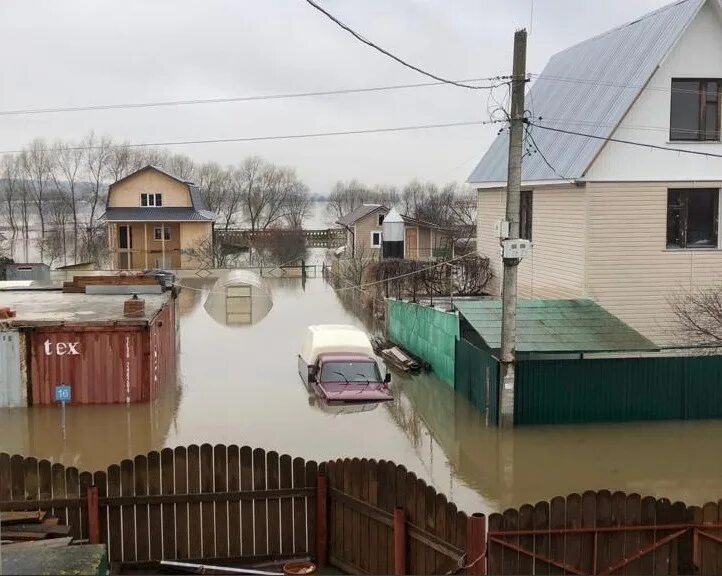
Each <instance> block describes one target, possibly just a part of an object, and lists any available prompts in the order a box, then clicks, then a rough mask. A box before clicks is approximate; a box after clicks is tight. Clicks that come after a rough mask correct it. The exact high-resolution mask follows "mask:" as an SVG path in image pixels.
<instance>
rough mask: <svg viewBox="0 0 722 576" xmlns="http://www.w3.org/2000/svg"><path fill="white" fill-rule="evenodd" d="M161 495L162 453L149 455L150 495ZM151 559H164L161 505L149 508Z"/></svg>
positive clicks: (153, 505)
mask: <svg viewBox="0 0 722 576" xmlns="http://www.w3.org/2000/svg"><path fill="white" fill-rule="evenodd" d="M160 493H161V464H160V453H159V452H156V451H155V450H154V451H153V452H150V453H148V494H151V495H157V494H160ZM148 519H149V534H150V559H151V560H154V561H160V560H162V559H163V517H162V512H161V507H160V504H151V505H150V506H148Z"/></svg>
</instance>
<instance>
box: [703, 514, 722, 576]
mask: <svg viewBox="0 0 722 576" xmlns="http://www.w3.org/2000/svg"><path fill="white" fill-rule="evenodd" d="M718 519H719V510H718V509H717V503H716V502H707V504H705V505H704V506H702V526H701V528H702V529H704V525H705V524H716V523H717V522H718ZM713 533H714V532H713ZM700 544H701V552H702V562H701V565H700V568H699V574H700V576H712V575H715V574H718V572H717V557H718V555H719V547H720V545H719V544H718V543H717V542H713V541H712V540H710V539H709V538H700Z"/></svg>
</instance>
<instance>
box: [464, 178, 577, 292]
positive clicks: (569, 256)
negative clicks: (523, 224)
mask: <svg viewBox="0 0 722 576" xmlns="http://www.w3.org/2000/svg"><path fill="white" fill-rule="evenodd" d="M478 201H479V204H478V225H477V248H478V251H479V253H480V254H481V255H483V256H488V257H489V260H490V264H491V267H492V271H493V273H494V278H493V279H492V282H491V283H490V284H489V286H488V289H489V290H490V292H491V293H492V294H495V295H498V294H499V293H500V292H501V280H502V276H503V270H502V259H501V247H500V246H499V239H498V238H497V237H496V236H495V234H494V224H495V222H497V221H498V220H500V219H502V218H504V214H505V210H506V189H502V188H493V189H483V190H479V193H478ZM586 202H587V199H586V195H585V190H584V188H582V187H578V186H557V187H549V188H538V189H535V190H534V204H533V212H532V241H533V242H534V250H533V255H532V256H530V257H529V258H526V259H524V260H523V261H522V262H521V264H520V265H519V296H521V297H524V298H576V297H579V296H581V295H583V294H584V255H585V221H586Z"/></svg>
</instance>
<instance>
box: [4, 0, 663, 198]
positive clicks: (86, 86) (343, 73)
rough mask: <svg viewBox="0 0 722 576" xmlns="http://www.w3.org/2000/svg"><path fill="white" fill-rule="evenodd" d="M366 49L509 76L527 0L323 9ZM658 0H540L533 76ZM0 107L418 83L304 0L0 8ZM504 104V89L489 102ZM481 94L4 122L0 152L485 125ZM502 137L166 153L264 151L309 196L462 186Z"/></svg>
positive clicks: (363, 0)
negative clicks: (352, 189)
mask: <svg viewBox="0 0 722 576" xmlns="http://www.w3.org/2000/svg"><path fill="white" fill-rule="evenodd" d="M319 1H320V3H321V4H322V5H323V6H324V7H325V8H326V9H327V10H329V11H331V12H332V13H334V14H335V15H337V16H338V17H339V18H340V19H342V20H344V21H345V22H346V23H347V24H349V25H350V26H352V27H353V28H355V29H357V30H358V31H359V32H361V33H362V34H363V35H365V36H366V37H367V38H369V39H371V40H373V41H375V42H377V43H378V44H380V45H382V46H384V47H385V48H387V49H388V50H390V51H392V52H394V53H396V54H398V55H399V56H401V57H402V58H405V59H406V60H408V61H410V62H412V63H414V64H416V65H418V66H420V67H422V68H425V69H427V70H430V71H433V72H435V73H437V74H439V75H442V76H445V77H447V78H456V79H461V78H474V77H485V76H495V75H500V74H509V73H510V67H511V48H512V36H513V32H514V30H515V29H516V28H519V27H524V26H528V25H529V21H530V13H531V11H530V1H531V0H319ZM666 3H668V2H667V0H633V1H630V0H598V1H594V2H593V1H591V0H535V6H534V18H533V26H532V29H531V36H530V38H529V55H528V69H529V71H531V72H537V73H538V72H541V69H542V68H543V66H544V64H545V62H546V61H547V59H548V58H549V57H550V56H551V55H552V54H553V53H554V52H556V51H558V50H560V49H563V48H565V47H567V46H570V45H572V44H574V43H576V42H579V41H581V40H584V39H585V38H587V37H590V36H592V35H595V34H597V33H600V32H603V31H604V30H606V29H608V28H611V27H614V26H616V25H619V24H623V23H624V22H626V21H629V20H632V19H634V18H636V17H637V16H640V15H642V14H644V13H646V12H648V11H649V10H652V9H654V8H657V7H659V6H662V5H664V4H666ZM0 54H2V79H3V80H2V82H1V83H0V109H2V110H11V109H27V108H36V107H55V106H77V105H86V104H106V103H118V102H145V101H158V100H175V99H191V98H214V97H231V96H252V95H260V94H275V93H285V92H299V91H316V90H334V89H343V88H362V87H369V86H381V85H388V84H404V83H414V82H423V81H425V78H424V77H423V76H420V75H419V74H417V73H415V72H413V71H411V70H407V69H405V68H403V67H401V66H400V65H399V64H397V63H395V62H393V61H391V60H389V59H387V58H386V57H385V56H383V55H381V54H378V53H377V52H375V51H373V50H371V49H370V48H368V47H366V46H364V45H362V44H360V43H359V42H358V41H356V40H355V39H353V38H352V37H351V36H349V35H348V34H347V33H346V32H344V31H343V30H341V29H339V28H337V27H336V26H335V25H334V24H332V23H331V22H330V21H329V20H327V19H325V18H324V17H323V16H322V15H321V14H320V13H319V12H317V11H315V10H314V9H313V8H311V7H310V6H309V5H308V4H306V2H304V1H303V0H112V1H110V0H0ZM497 95H498V96H502V95H503V92H502V91H497ZM486 117H487V95H486V93H485V92H476V91H468V90H464V89H461V88H456V87H452V86H442V87H427V88H417V89H408V90H399V91H393V92H385V93H373V94H356V95H338V96H324V97H313V98H299V99H293V100H273V101H260V102H247V103H230V104H213V105H195V106H178V107H170V108H156V109H142V110H112V111H87V112H77V113H72V114H70V113H65V114H39V115H35V116H0V149H2V150H13V149H17V148H19V147H22V146H23V145H24V144H26V143H27V142H28V141H30V140H31V139H32V138H34V137H38V136H42V137H45V138H46V139H48V140H50V141H52V140H53V139H55V138H64V139H79V138H81V137H82V136H83V135H84V134H86V133H87V132H88V131H89V130H95V131H96V132H97V133H100V134H108V135H110V136H112V137H113V138H115V139H118V140H129V141H132V142H155V141H169V140H192V139H207V138H234V137H251V136H267V135H281V134H293V133H305V132H323V131H340V130H356V129H366V128H380V127H389V126H402V125H413V124H431V123H442V122H443V123H446V122H457V121H467V120H478V119H484V118H486ZM497 129H498V128H495V127H493V126H485V127H479V126H473V127H456V128H446V129H439V130H426V131H417V132H411V133H393V134H372V135H361V136H343V137H333V138H323V139H321V138H319V139H308V140H294V141H276V142H260V143H258V142H256V143H230V144H206V145H190V146H182V147H175V148H174V149H175V150H178V151H182V152H185V153H186V154H189V155H190V156H192V157H193V158H194V159H196V160H199V161H205V160H216V161H218V162H220V163H223V164H226V163H234V162H236V161H238V160H239V159H241V158H243V157H244V156H247V155H250V154H258V155H260V156H263V157H265V158H267V159H269V160H272V161H275V162H278V163H283V164H288V165H292V166H294V167H295V168H296V169H297V170H298V172H299V174H300V175H301V177H302V178H303V179H304V180H305V181H306V182H307V183H308V184H309V185H310V186H311V188H312V191H314V192H317V193H325V192H327V191H328V189H329V188H330V187H331V186H332V185H333V183H334V182H335V181H336V180H339V179H342V180H347V179H350V178H358V179H360V180H362V181H365V182H367V183H369V184H375V183H390V184H397V185H402V184H403V183H405V182H407V181H408V180H410V179H411V178H414V177H418V178H421V179H431V180H436V181H439V182H447V181H451V180H464V179H465V178H466V177H467V176H468V174H469V173H470V171H471V170H472V168H473V167H474V165H475V162H476V161H478V159H479V158H480V157H481V155H482V154H483V152H484V150H485V149H486V147H487V146H488V144H489V142H490V141H491V139H492V138H493V137H494V134H495V132H496V130H497Z"/></svg>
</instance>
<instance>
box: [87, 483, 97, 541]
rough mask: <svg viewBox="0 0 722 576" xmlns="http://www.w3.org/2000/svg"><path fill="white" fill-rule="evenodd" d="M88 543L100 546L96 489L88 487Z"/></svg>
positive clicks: (95, 487)
mask: <svg viewBox="0 0 722 576" xmlns="http://www.w3.org/2000/svg"><path fill="white" fill-rule="evenodd" d="M87 499H88V541H89V542H90V543H91V544H100V510H99V506H98V487H97V486H88V494H87Z"/></svg>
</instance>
